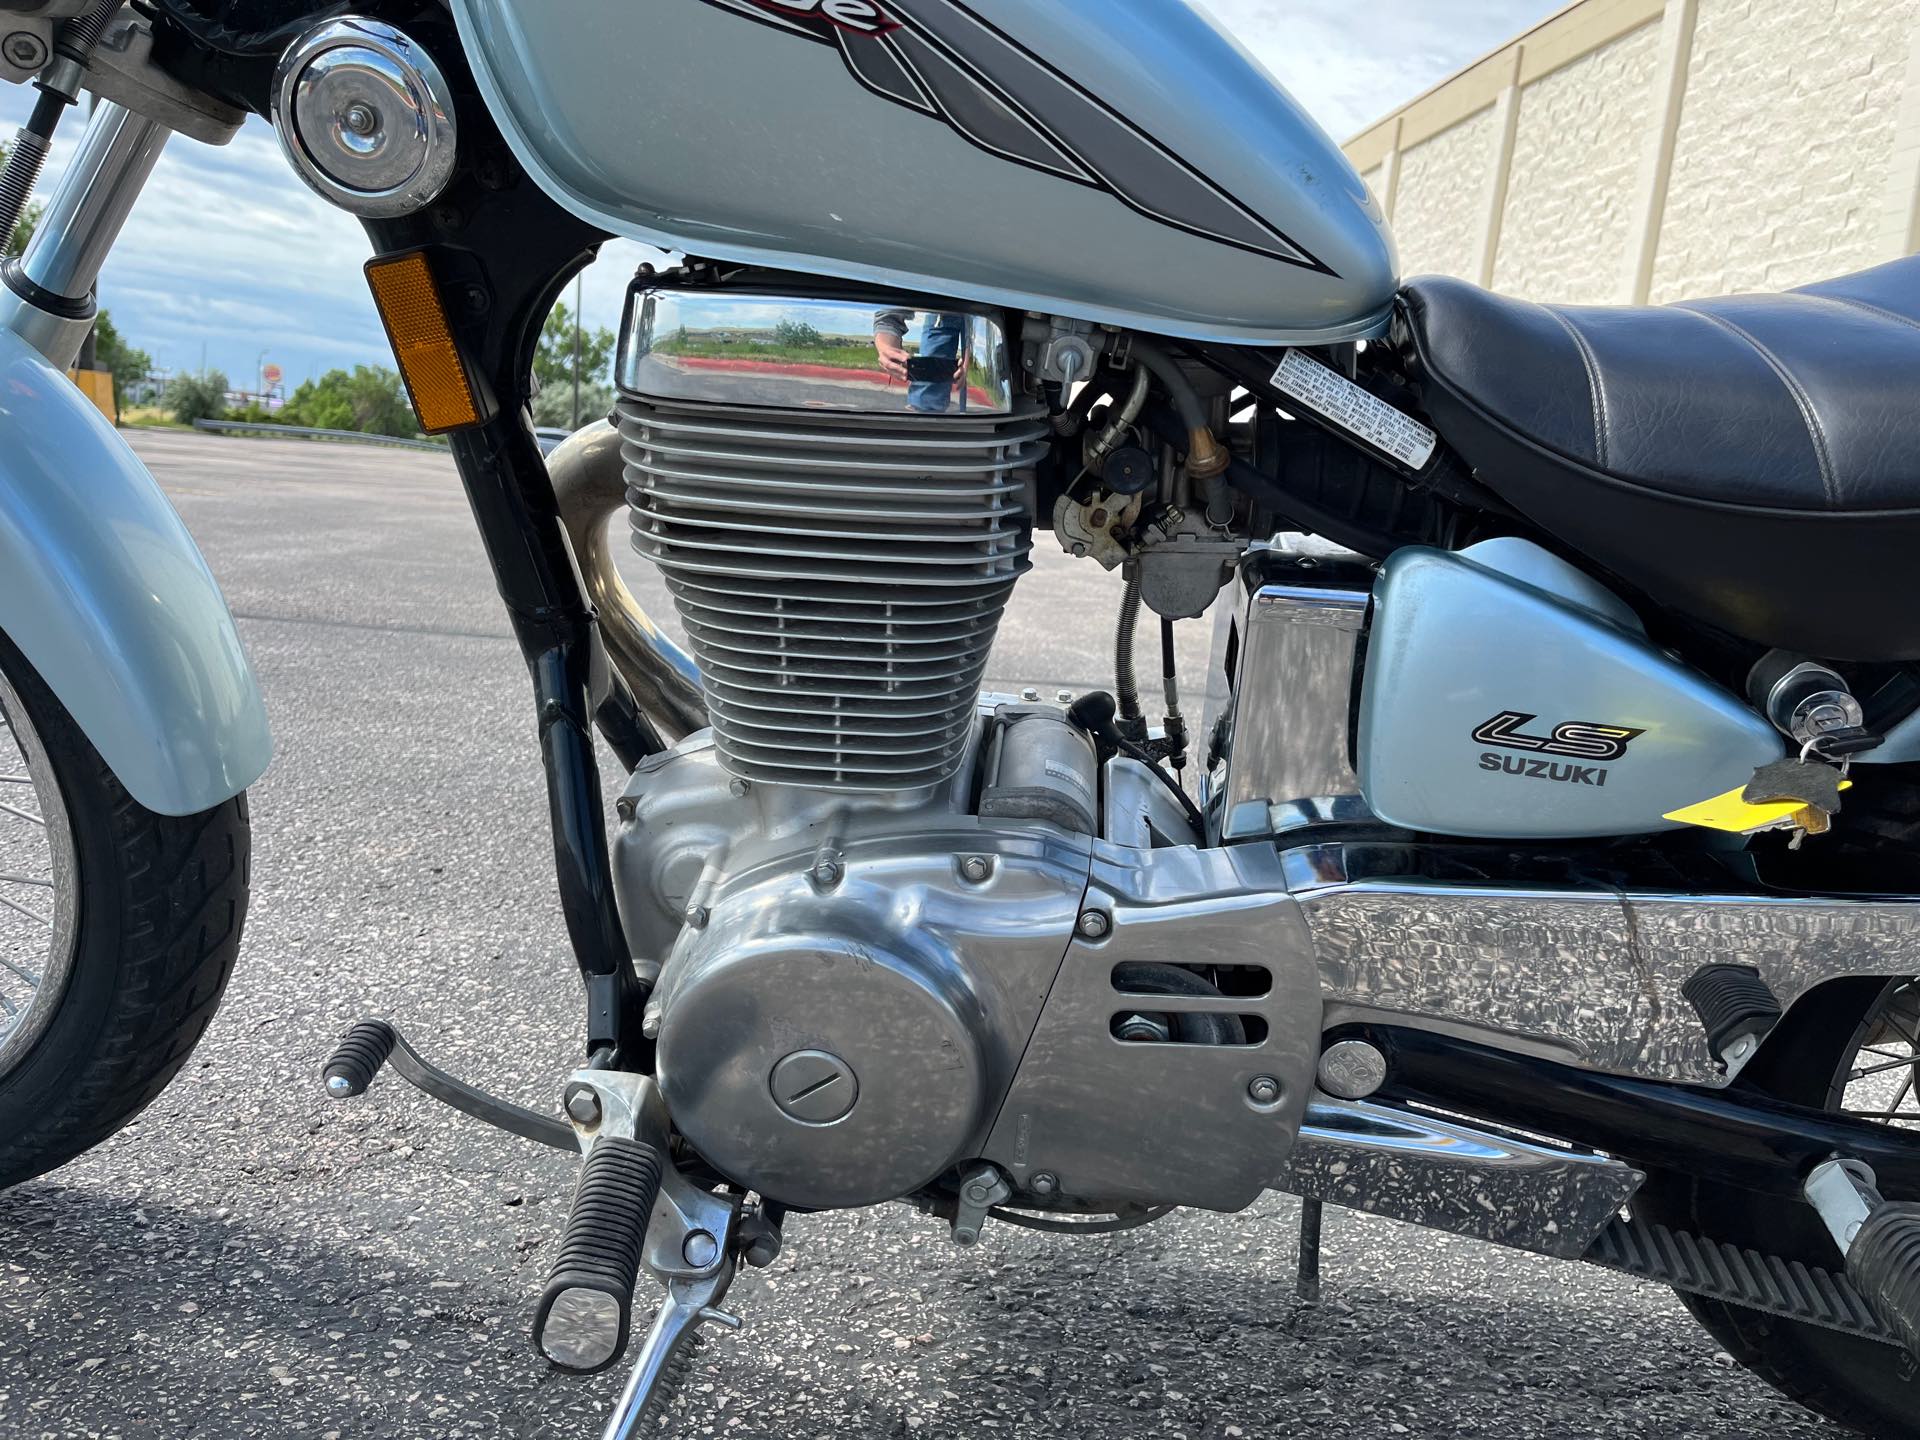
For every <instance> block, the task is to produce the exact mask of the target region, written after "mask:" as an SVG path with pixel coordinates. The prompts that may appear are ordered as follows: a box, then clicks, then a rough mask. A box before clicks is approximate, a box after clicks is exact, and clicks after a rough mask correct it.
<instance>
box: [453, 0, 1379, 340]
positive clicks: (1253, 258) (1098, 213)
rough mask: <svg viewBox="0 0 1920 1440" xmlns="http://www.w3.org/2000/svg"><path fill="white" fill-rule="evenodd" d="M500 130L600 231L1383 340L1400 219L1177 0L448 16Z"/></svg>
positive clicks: (1134, 314)
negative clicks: (1392, 234)
mask: <svg viewBox="0 0 1920 1440" xmlns="http://www.w3.org/2000/svg"><path fill="white" fill-rule="evenodd" d="M453 9H454V13H455V15H456V16H457V17H458V20H459V25H460V32H461V37H462V39H463V41H464V42H465V46H466V50H467V53H468V56H469V57H470V59H471V60H472V63H473V67H474V71H475V74H476V75H477V77H478V79H479V82H480V86H481V89H482V91H483V92H484V93H485V96H486V99H487V103H488V105H489V107H490V108H491V110H492V111H493V114H494V116H495V118H496V119H497V120H498V121H499V123H500V127H501V129H502V130H503V131H504V132H505V134H506V136H507V139H508V141H509V142H510V143H511V144H512V146H513V148H514V151H515V153H516V154H517V155H518V156H519V158H520V160H521V163H522V164H524V165H525V166H526V168H527V170H528V171H529V173H531V174H532V175H533V176H534V178H535V179H536V180H537V181H538V182H539V183H540V185H541V187H542V188H543V189H545V190H546V191H547V192H548V193H549V194H551V195H553V196H554V198H555V199H556V200H557V201H559V203H561V204H562V205H564V206H566V207H567V208H568V209H570V210H572V211H573V212H574V213H575V214H577V215H579V216H581V217H582V218H583V219H585V220H587V221H589V222H590V223H592V224H595V225H598V226H600V227H601V228H603V229H606V230H609V231H611V232H613V233H615V234H621V235H626V236H628V237H629V238H632V239H636V240H643V241H646V242H649V243H651V244H655V245H659V246H662V247H664V248H666V249H670V250H688V251H692V252H694V253H696V254H700V255H704V256H707V257H710V258H713V259H719V260H732V261H742V262H747V263H752V264H763V265H772V266H777V267H780V268H784V269H794V270H802V271H807V272H810V273H815V274H825V275H834V276H839V277H843V278H847V279H860V280H869V281H875V282H878V283H879V284H881V285H884V286H887V287H889V288H897V289H905V290H908V291H918V292H926V293H932V294H937V295H943V296H948V295H950V296H957V297H960V298H965V299H971V300H981V301H985V302H987V303H990V304H995V305H1002V306H1010V307H1015V308H1023V309H1033V310H1042V311H1047V312H1049V313H1055V314H1065V315H1070V316H1076V317H1080V318H1083V319H1088V320H1098V321H1104V322H1108V323H1112V324H1117V325H1125V326H1130V327H1134V328H1137V329H1142V330H1148V331H1153V332H1157V333H1162V334H1169V335H1179V336H1189V337H1196V338H1214V339H1224V340H1240V341H1247V342H1251V343H1256V344H1321V343H1330V342H1333V341H1337V340H1344V339H1354V338H1359V337H1362V336H1367V335H1372V334H1377V333H1379V332H1380V330H1381V328H1382V326H1383V325H1384V320H1385V316H1386V314H1387V312H1388V309H1389V307H1390V306H1391V304H1392V300H1393V288H1394V274H1395V259H1394V253H1393V246H1392V242H1391V241H1390V240H1389V239H1388V236H1387V231H1386V221H1385V218H1384V216H1383V215H1382V214H1381V211H1380V208H1379V206H1378V205H1377V204H1376V203H1375V202H1374V200H1373V197H1372V196H1371V194H1370V193H1369V192H1368V190H1367V187H1366V185H1365V184H1364V183H1362V181H1361V180H1360V177H1359V176H1358V175H1357V174H1355V173H1354V170H1353V167H1352V166H1351V165H1349V164H1348V163H1347V160H1346V158H1345V157H1344V156H1343V155H1342V154H1341V153H1340V150H1339V147H1338V146H1336V145H1335V144H1334V143H1333V141H1332V140H1330V139H1329V138H1328V137H1327V135H1326V134H1325V132H1324V131H1322V130H1321V129H1320V127H1319V126H1318V125H1316V124H1315V123H1314V122H1313V120H1312V119H1311V118H1310V117H1309V116H1308V115H1307V114H1306V113H1305V112H1304V111H1303V110H1301V109H1300V107H1299V106H1297V105H1296V104H1295V103H1294V102H1293V101H1292V100H1291V99H1290V98H1288V96H1287V95H1286V94H1285V93H1284V92H1283V91H1282V90H1281V89H1280V88H1279V86H1278V85H1276V84H1275V82H1274V81H1273V79H1272V77H1271V76H1269V75H1268V74H1267V73H1266V72H1265V71H1264V70H1263V69H1261V68H1260V66H1259V65H1258V64H1257V63H1255V62H1254V61H1253V60H1252V59H1251V58H1250V57H1249V56H1248V55H1247V54H1246V52H1245V51H1243V50H1242V49H1240V48H1239V47H1238V46H1237V45H1236V44H1235V43H1234V42H1233V40H1232V39H1231V38H1230V37H1229V36H1227V35H1226V34H1225V33H1224V32H1222V31H1221V30H1220V29H1218V28H1217V27H1216V26H1215V25H1214V24H1213V23H1212V22H1210V21H1209V20H1208V19H1207V18H1206V17H1205V16H1204V15H1202V14H1201V13H1200V12H1199V11H1198V10H1196V9H1194V8H1192V7H1190V6H1188V5H1187V4H1185V3H1183V0H1098V3H1092V0H1088V3H1078V4H1064V3H1061V0H646V3H644V4H642V3H634V0H620V3H616V0H453Z"/></svg>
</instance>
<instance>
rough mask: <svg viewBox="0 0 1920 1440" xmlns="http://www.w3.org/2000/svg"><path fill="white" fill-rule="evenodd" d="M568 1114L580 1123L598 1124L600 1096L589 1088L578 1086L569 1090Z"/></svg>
mask: <svg viewBox="0 0 1920 1440" xmlns="http://www.w3.org/2000/svg"><path fill="white" fill-rule="evenodd" d="M567 1114H568V1115H570V1116H572V1117H573V1120H574V1121H575V1123H577V1124H580V1125H598V1124H599V1123H600V1097H599V1096H598V1095H596V1094H594V1093H593V1091H591V1090H589V1089H587V1087H586V1086H584V1085H580V1086H576V1087H575V1088H574V1089H572V1090H570V1091H568V1092H567Z"/></svg>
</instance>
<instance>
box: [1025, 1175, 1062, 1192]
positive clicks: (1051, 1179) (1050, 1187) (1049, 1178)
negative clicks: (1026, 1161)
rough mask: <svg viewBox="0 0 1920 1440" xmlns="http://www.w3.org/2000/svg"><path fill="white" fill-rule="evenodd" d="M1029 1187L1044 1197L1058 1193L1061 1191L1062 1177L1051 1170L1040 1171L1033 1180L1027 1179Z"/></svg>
mask: <svg viewBox="0 0 1920 1440" xmlns="http://www.w3.org/2000/svg"><path fill="white" fill-rule="evenodd" d="M1027 1189H1029V1190H1031V1191H1032V1192H1033V1193H1034V1194H1036V1195H1038V1196H1041V1197H1042V1198H1045V1197H1046V1196H1049V1195H1058V1194H1059V1193H1060V1177H1059V1176H1058V1175H1055V1174H1054V1173H1053V1172H1052V1171H1051V1170H1042V1171H1039V1172H1038V1173H1037V1174H1035V1175H1034V1177H1033V1178H1032V1179H1031V1180H1029V1181H1027Z"/></svg>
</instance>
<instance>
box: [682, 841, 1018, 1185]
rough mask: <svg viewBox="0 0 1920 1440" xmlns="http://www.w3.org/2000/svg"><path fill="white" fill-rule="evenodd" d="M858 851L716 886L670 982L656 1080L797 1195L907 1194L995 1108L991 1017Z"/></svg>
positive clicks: (723, 1153)
mask: <svg viewBox="0 0 1920 1440" xmlns="http://www.w3.org/2000/svg"><path fill="white" fill-rule="evenodd" d="M890 908H891V907H890V906H889V893H888V890H887V888H886V887H885V886H884V885H882V884H881V883H879V880H878V877H875V878H874V879H868V878H865V877H864V876H863V875H862V874H861V871H860V867H858V866H856V867H854V869H853V872H852V873H851V874H850V875H849V876H848V877H847V879H846V881H845V882H844V884H843V885H841V886H838V887H835V888H834V889H833V890H832V891H829V892H824V893H823V892H822V891H821V890H820V889H819V888H818V887H817V886H816V885H815V884H814V882H812V881H811V880H809V879H808V878H806V877H805V875H804V874H802V873H798V872H794V873H789V874H787V875H784V876H781V877H780V878H778V879H776V880H773V881H771V882H768V883H763V884H762V885H760V886H758V887H754V888H752V889H750V890H749V891H747V892H746V893H745V894H742V895H738V896H734V897H731V898H729V899H727V900H725V901H722V902H720V903H718V904H717V905H716V906H715V908H714V910H713V913H712V919H711V924H710V926H709V928H707V929H706V930H704V931H695V930H689V931H687V932H686V933H685V934H684V935H683V936H682V938H681V941H680V943H679V945H677V946H676V947H675V949H674V952H673V955H672V958H671V959H670V960H669V961H668V963H667V966H666V970H665V975H664V979H663V983H662V986H661V990H662V1009H663V1019H662V1022H661V1027H660V1048H659V1076H660V1088H661V1091H662V1093H663V1094H664V1095H665V1096H666V1098H667V1104H668V1106H669V1107H670V1108H671V1109H672V1111H673V1118H674V1123H675V1125H676V1126H677V1127H678V1128H679V1129H680V1131H681V1133H682V1134H684V1135H685V1136H686V1137H687V1139H688V1140H689V1141H690V1142H692V1144H693V1147H694V1148H695V1149H696V1150H698V1151H699V1152H700V1154H701V1155H702V1156H703V1157H705V1158H706V1159H707V1160H708V1161H709V1162H711V1163H712V1164H713V1165H715V1166H717V1167H718V1168H719V1169H720V1170H721V1171H722V1172H723V1173H724V1174H726V1175H728V1176H730V1177H732V1178H734V1179H736V1180H738V1181H740V1182H741V1183H743V1184H751V1185H752V1186H753V1188H754V1189H756V1190H758V1191H759V1192H760V1193H761V1194H763V1195H766V1196H767V1197H768V1198H770V1199H773V1200H778V1201H780V1202H782V1203H783V1204H787V1205H799V1206H804V1207H808V1208H817V1209H837V1208H842V1207H852V1206H860V1205H874V1204H878V1203H880V1202H881V1201H883V1200H891V1199H894V1198H896V1197H898V1196H901V1195H906V1194H910V1193H912V1192H913V1191H914V1190H916V1189H918V1188H920V1187H921V1186H923V1185H925V1184H927V1183H928V1182H929V1181H931V1180H932V1179H933V1178H934V1177H935V1176H937V1175H939V1174H940V1173H941V1172H942V1171H943V1170H945V1169H947V1168H948V1167H949V1166H950V1165H952V1164H953V1163H954V1162H955V1161H956V1160H958V1159H961V1158H963V1156H962V1152H963V1151H964V1150H965V1149H966V1147H967V1146H968V1144H969V1142H970V1141H971V1140H973V1139H974V1138H976V1137H977V1135H978V1133H979V1131H980V1129H981V1127H982V1126H983V1125H984V1124H985V1122H986V1120H987V1104H988V1065H987V1059H986V1054H985V1047H984V1044H983V1041H984V1039H985V1037H984V1035H983V1033H982V1031H983V1029H984V1026H985V1023H986V1022H985V1021H984V1019H983V1017H982V1015H981V1013H980V1006H979V1003H978V1001H977V1000H976V998H975V997H974V994H973V988H974V983H975V982H973V981H972V980H970V979H969V977H968V973H967V971H966V970H965V968H964V967H963V965H962V963H961V961H960V959H959V957H958V956H957V955H955V954H953V953H952V952H951V951H950V950H949V948H948V947H947V946H946V945H945V944H943V943H942V941H941V940H940V938H938V937H936V936H934V935H931V934H928V933H925V932H924V931H923V932H921V933H918V934H916V933H913V932H911V931H909V930H908V929H907V928H906V927H903V926H901V925H899V924H897V923H895V922H896V921H897V918H898V917H897V916H894V915H892V914H891V913H890Z"/></svg>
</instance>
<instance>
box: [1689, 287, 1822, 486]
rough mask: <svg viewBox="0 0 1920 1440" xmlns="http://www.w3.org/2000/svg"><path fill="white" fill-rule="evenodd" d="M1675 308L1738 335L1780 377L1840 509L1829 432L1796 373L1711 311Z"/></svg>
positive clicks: (1752, 338) (1737, 327) (1725, 319)
mask: <svg viewBox="0 0 1920 1440" xmlns="http://www.w3.org/2000/svg"><path fill="white" fill-rule="evenodd" d="M1671 308H1673V309H1675V310H1684V311H1686V312H1687V314H1689V315H1698V316H1699V317H1700V318H1701V319H1702V320H1706V321H1708V322H1710V323H1712V324H1714V325H1718V326H1719V327H1720V328H1721V329H1723V330H1725V331H1727V332H1728V333H1729V334H1731V335H1737V336H1738V337H1739V338H1740V339H1742V340H1744V341H1746V342H1747V344H1748V345H1750V346H1752V347H1753V351H1754V353H1755V354H1756V355H1758V356H1759V357H1760V358H1761V359H1762V360H1764V361H1766V362H1767V365H1768V368H1770V369H1771V370H1772V371H1773V373H1774V374H1775V375H1778V376H1779V377H1780V383H1781V384H1783V385H1785V386H1786V387H1787V393H1788V394H1790V395H1792V396H1793V403H1794V404H1795V405H1797V406H1799V407H1800V421H1801V423H1802V424H1803V425H1805V426H1806V427H1807V438H1808V439H1809V440H1811V441H1812V442H1813V455H1814V458H1815V459H1816V460H1818V461H1819V462H1820V486H1821V488H1822V489H1823V490H1824V491H1826V495H1827V503H1828V504H1829V505H1832V506H1834V507H1835V508H1836V509H1837V508H1838V507H1839V505H1840V489H1839V484H1838V482H1837V480H1836V479H1835V476H1834V473H1833V457H1832V456H1830V455H1829V454H1828V453H1827V432H1826V429H1825V427H1823V426H1822V425H1821V423H1820V415H1819V412H1818V411H1816V410H1815V409H1814V408H1813V397H1812V396H1811V395H1809V394H1807V392H1806V390H1805V389H1804V388H1803V387H1802V386H1801V384H1800V382H1799V380H1797V379H1795V378H1794V375H1793V372H1792V371H1790V370H1788V369H1787V367H1786V365H1785V364H1784V363H1782V361H1781V359H1780V357H1779V356H1777V355H1775V354H1774V353H1773V351H1771V350H1769V349H1768V348H1767V347H1766V346H1765V345H1763V344H1761V343H1760V341H1759V340H1757V339H1755V338H1754V337H1753V336H1752V335H1751V334H1749V333H1748V332H1747V331H1746V330H1744V329H1742V328H1741V327H1740V326H1738V325H1736V324H1734V323H1733V321H1731V320H1729V319H1727V318H1726V317H1725V316H1724V315H1715V314H1714V313H1713V312H1712V311H1711V310H1696V309H1695V308H1694V307H1693V306H1692V305H1685V304H1683V305H1675V306H1673V307H1671Z"/></svg>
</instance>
